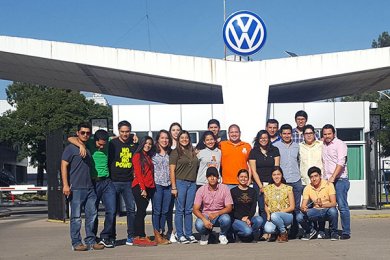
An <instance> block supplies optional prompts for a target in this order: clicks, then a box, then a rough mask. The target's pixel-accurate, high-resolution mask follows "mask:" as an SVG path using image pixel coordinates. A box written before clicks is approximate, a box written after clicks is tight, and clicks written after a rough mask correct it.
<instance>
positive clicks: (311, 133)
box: [304, 132, 314, 135]
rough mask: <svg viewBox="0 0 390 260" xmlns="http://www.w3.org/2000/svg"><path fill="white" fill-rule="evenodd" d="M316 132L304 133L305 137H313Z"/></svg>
mask: <svg viewBox="0 0 390 260" xmlns="http://www.w3.org/2000/svg"><path fill="white" fill-rule="evenodd" d="M313 134H314V132H308V133H304V135H313Z"/></svg>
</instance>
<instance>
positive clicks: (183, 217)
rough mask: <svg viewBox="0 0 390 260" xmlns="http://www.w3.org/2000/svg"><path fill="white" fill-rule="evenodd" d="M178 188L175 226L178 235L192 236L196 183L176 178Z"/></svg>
mask: <svg viewBox="0 0 390 260" xmlns="http://www.w3.org/2000/svg"><path fill="white" fill-rule="evenodd" d="M176 188H177V197H176V201H175V206H176V214H175V226H176V233H177V237H178V238H180V237H182V236H186V237H189V236H192V207H193V206H194V200H195V192H196V183H195V182H193V181H184V180H176ZM183 222H184V223H183ZM183 226H184V231H183Z"/></svg>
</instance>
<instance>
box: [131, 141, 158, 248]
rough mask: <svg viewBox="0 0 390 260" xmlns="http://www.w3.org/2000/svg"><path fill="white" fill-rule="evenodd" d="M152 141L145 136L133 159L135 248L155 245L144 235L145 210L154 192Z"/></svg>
mask: <svg viewBox="0 0 390 260" xmlns="http://www.w3.org/2000/svg"><path fill="white" fill-rule="evenodd" d="M152 147H153V139H152V138H151V137H150V136H145V137H144V138H143V139H142V140H141V144H140V145H139V146H138V148H137V150H136V151H135V153H134V157H133V166H134V180H133V183H132V189H133V195H134V200H135V204H136V205H137V213H136V214H135V220H134V234H135V236H136V237H135V238H134V245H136V246H155V245H157V243H156V242H155V241H151V240H150V239H149V238H148V237H147V236H146V234H145V216H146V208H147V207H148V205H149V201H150V199H151V198H152V197H153V194H154V192H155V183H154V178H153V162H152V158H151V155H152Z"/></svg>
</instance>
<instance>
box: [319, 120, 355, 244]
mask: <svg viewBox="0 0 390 260" xmlns="http://www.w3.org/2000/svg"><path fill="white" fill-rule="evenodd" d="M335 133H336V131H335V129H334V127H333V125H330V124H326V125H324V127H322V137H323V138H324V146H323V149H322V162H323V163H324V171H325V174H324V175H325V176H324V177H325V179H326V180H328V182H330V183H333V184H334V186H335V188H336V200H337V205H338V209H339V211H340V219H341V226H342V229H343V232H342V235H341V237H340V239H350V238H351V217H350V212H349V206H348V200H347V198H348V191H349V185H350V184H349V180H348V171H347V152H348V148H347V145H346V144H345V143H344V142H343V141H341V140H340V139H338V138H337V137H336V135H335Z"/></svg>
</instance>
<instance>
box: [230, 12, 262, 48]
mask: <svg viewBox="0 0 390 260" xmlns="http://www.w3.org/2000/svg"><path fill="white" fill-rule="evenodd" d="M266 38H267V30H266V28H265V24H264V22H263V20H261V18H260V17H259V16H258V15H257V14H254V13H252V12H249V11H238V12H236V13H234V14H232V15H230V16H229V17H228V18H227V19H226V21H225V24H224V25H223V40H224V42H225V44H226V46H227V47H228V48H229V49H230V50H231V51H232V52H234V53H236V54H238V55H240V56H249V55H252V54H254V53H256V52H258V51H259V50H260V49H261V48H262V47H263V45H264V43H265V40H266Z"/></svg>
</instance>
